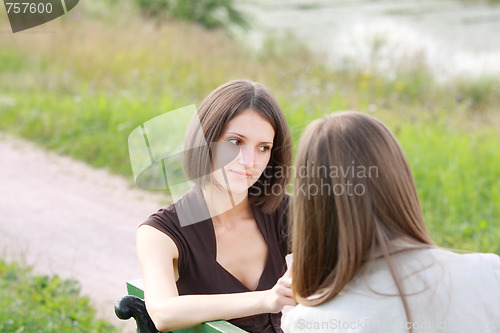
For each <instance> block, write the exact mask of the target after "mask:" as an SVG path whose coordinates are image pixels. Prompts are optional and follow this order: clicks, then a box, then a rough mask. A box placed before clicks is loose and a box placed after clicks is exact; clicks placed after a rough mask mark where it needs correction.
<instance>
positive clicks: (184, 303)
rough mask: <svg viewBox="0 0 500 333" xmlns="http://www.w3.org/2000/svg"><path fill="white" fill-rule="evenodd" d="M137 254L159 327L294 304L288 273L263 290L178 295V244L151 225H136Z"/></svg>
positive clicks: (149, 304) (148, 301) (270, 310)
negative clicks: (271, 286)
mask: <svg viewBox="0 0 500 333" xmlns="http://www.w3.org/2000/svg"><path fill="white" fill-rule="evenodd" d="M137 255H138V258H139V262H140V264H141V268H142V273H143V279H144V296H145V301H146V307H147V309H148V313H149V315H150V316H151V319H152V320H153V322H154V323H155V325H156V328H157V329H158V330H160V331H173V330H179V329H184V328H188V327H192V326H195V325H198V324H200V323H203V322H205V321H210V320H218V319H224V320H228V319H233V318H239V317H245V316H250V315H255V314H259V313H275V312H279V311H281V310H282V308H283V306H285V305H295V302H294V300H293V295H292V290H291V278H290V276H289V274H285V275H284V276H283V277H282V278H281V279H280V280H279V281H278V283H276V285H275V286H274V287H273V288H272V289H270V290H266V291H255V292H246V293H236V294H221V295H185V296H179V293H178V291H177V286H176V283H175V281H176V269H175V268H176V262H177V259H178V257H179V253H178V250H177V247H176V245H175V243H174V242H173V240H172V239H171V238H170V237H168V236H167V235H165V234H163V233H162V232H160V231H158V230H157V229H155V228H153V227H150V226H141V227H140V228H139V229H138V232H137Z"/></svg>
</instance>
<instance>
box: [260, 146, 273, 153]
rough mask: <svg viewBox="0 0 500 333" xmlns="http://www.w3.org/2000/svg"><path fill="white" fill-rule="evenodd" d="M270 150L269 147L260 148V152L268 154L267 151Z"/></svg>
mask: <svg viewBox="0 0 500 333" xmlns="http://www.w3.org/2000/svg"><path fill="white" fill-rule="evenodd" d="M269 149H271V148H270V147H269V146H259V150H260V151H261V152H266V151H268V150H269Z"/></svg>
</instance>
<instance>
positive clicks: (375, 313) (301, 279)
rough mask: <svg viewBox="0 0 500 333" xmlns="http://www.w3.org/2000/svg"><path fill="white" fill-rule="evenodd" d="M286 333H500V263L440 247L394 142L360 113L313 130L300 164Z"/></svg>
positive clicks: (334, 117)
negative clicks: (292, 301) (294, 304)
mask: <svg viewBox="0 0 500 333" xmlns="http://www.w3.org/2000/svg"><path fill="white" fill-rule="evenodd" d="M296 172H297V174H298V175H299V176H298V177H297V179H296V182H295V194H294V200H293V225H292V252H293V255H294V260H293V264H292V271H293V291H294V295H295V298H296V300H297V301H298V303H300V304H299V305H298V306H297V307H296V308H295V309H293V310H292V311H290V312H289V313H288V314H287V316H286V318H285V319H284V331H285V332H322V331H328V332H407V331H410V332H412V331H413V332H437V331H439V332H441V331H443V332H499V331H500V329H499V322H498V321H499V320H500V318H499V315H500V258H499V257H498V256H497V255H494V254H463V255H459V254H455V253H452V252H450V251H447V250H444V249H440V248H438V247H436V246H435V245H434V244H433V242H432V240H431V238H430V236H429V233H428V231H427V229H426V227H425V225H424V220H423V216H422V212H421V208H420V204H419V201H418V198H417V192H416V189H415V185H414V182H413V178H412V174H411V171H410V168H409V166H408V162H407V160H406V157H405V155H404V152H403V150H402V148H401V146H400V145H399V143H398V142H397V140H396V138H395V137H394V135H393V134H392V133H391V132H390V131H389V129H387V127H385V126H384V125H383V124H382V123H381V122H379V121H378V120H376V119H375V118H373V117H371V116H368V115H366V114H362V113H358V112H340V113H335V114H332V115H330V116H328V117H326V118H325V119H321V120H317V121H315V122H313V123H312V124H311V125H310V126H309V127H308V128H307V130H306V132H305V134H304V135H303V137H302V139H301V142H300V145H299V149H298V153H297V157H296Z"/></svg>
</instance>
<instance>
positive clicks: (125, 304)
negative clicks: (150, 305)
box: [115, 295, 158, 333]
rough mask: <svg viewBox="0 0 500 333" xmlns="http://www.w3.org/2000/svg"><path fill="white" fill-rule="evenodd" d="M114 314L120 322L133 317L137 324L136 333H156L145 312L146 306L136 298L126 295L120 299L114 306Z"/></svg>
mask: <svg viewBox="0 0 500 333" xmlns="http://www.w3.org/2000/svg"><path fill="white" fill-rule="evenodd" d="M115 313H116V316H117V317H118V318H120V319H122V320H127V319H130V318H132V317H133V318H134V319H135V321H136V323H137V333H158V330H157V329H156V327H155V325H154V323H153V321H152V320H151V317H149V314H148V312H147V311H146V304H145V303H144V301H143V300H142V299H140V298H139V297H137V296H131V295H127V296H124V297H122V299H121V300H119V301H118V302H117V303H116V305H115Z"/></svg>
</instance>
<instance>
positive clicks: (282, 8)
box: [0, 0, 500, 332]
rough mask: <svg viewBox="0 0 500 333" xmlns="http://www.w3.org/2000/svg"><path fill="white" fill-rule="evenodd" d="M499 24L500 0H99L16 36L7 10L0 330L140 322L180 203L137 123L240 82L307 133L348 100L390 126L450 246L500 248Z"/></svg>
mask: <svg viewBox="0 0 500 333" xmlns="http://www.w3.org/2000/svg"><path fill="white" fill-rule="evenodd" d="M499 28H500V1H498V0H484V1H474V0H450V1H446V0H433V1H425V0H424V1H412V0H398V1H385V0H372V1H368V0H364V1H354V0H349V1H347V0H343V1H341V0H338V1H336V0H329V1H327V0H309V1H308V0H294V1H284V0H273V1H270V0H268V1H264V0H248V1H243V0H198V1H195V0H156V1H148V0H127V1H117V0H101V1H97V0H85V1H81V2H80V3H79V4H78V5H77V7H75V8H74V9H73V10H72V11H70V12H69V13H68V14H67V15H64V16H63V17H61V18H59V19H56V20H54V21H51V22H49V23H47V24H44V25H42V26H39V27H36V28H33V29H29V30H26V31H23V32H19V33H16V34H13V33H12V31H11V29H10V26H9V22H8V19H7V15H6V12H5V11H4V7H3V5H2V6H0V154H1V156H0V158H1V159H0V170H1V172H2V175H0V177H1V178H0V179H1V182H0V196H1V197H0V332H23V331H29V332H32V331H36V332H55V331H57V332H69V331H72V332H73V331H75V329H76V330H77V331H79V332H112V331H114V330H116V331H132V328H131V327H130V326H124V325H123V324H122V323H121V322H120V321H119V320H118V319H115V318H114V315H113V313H112V311H113V310H112V308H113V305H114V302H115V301H116V300H117V299H118V298H120V297H121V296H122V295H124V294H125V293H126V291H125V286H124V282H125V280H126V279H132V278H136V277H138V275H139V274H140V270H139V269H138V267H137V260H136V257H135V238H134V235H135V230H136V228H137V226H138V225H139V224H140V223H141V222H142V221H144V220H145V219H146V218H147V216H148V215H149V214H151V213H153V212H155V211H156V210H157V209H158V208H160V207H161V206H163V205H165V204H166V203H168V202H169V198H168V197H167V196H165V195H164V194H162V193H158V192H155V193H151V192H144V191H140V190H139V189H137V188H136V186H135V185H134V183H133V177H132V171H131V167H130V161H129V156H128V146H127V138H128V135H129V134H130V133H131V132H132V130H133V129H134V128H136V127H137V126H139V125H141V124H142V123H143V122H145V121H147V120H149V119H151V118H153V117H155V116H158V115H161V114H163V113H165V112H168V111H170V110H174V109H177V108H180V107H183V106H186V105H190V104H196V105H199V104H200V103H201V101H202V99H203V98H204V97H205V96H206V95H207V94H208V93H210V92H211V91H212V90H213V89H214V88H216V87H217V86H219V85H220V84H222V83H224V82H226V81H228V80H231V79H237V78H247V79H251V80H254V81H258V82H261V83H263V84H265V85H266V86H268V87H269V88H270V90H271V91H272V92H273V93H274V95H275V96H276V97H277V99H278V101H279V102H280V104H281V106H282V108H283V110H284V112H285V114H286V117H287V120H288V122H289V125H290V128H291V130H292V134H293V140H294V144H296V143H297V141H298V139H299V137H300V134H301V132H302V131H303V129H304V128H305V127H306V126H307V125H308V124H309V122H310V121H312V120H313V119H315V118H318V117H322V116H324V115H326V114H329V113H331V112H334V111H339V110H358V111H362V112H366V113H369V114H372V115H374V116H375V117H377V118H379V119H380V120H382V121H383V122H385V123H386V124H387V125H388V126H389V127H390V128H391V129H392V130H393V132H394V133H395V134H396V136H397V137H398V139H399V140H400V142H401V144H402V146H403V148H404V150H405V152H406V153H407V156H408V159H409V162H410V165H411V167H412V170H413V172H414V178H415V181H416V185H417V189H418V192H419V198H420V201H421V204H422V208H423V211H424V215H425V219H426V222H427V225H428V227H429V229H430V232H431V235H432V237H433V238H434V240H435V241H436V243H437V244H438V245H440V246H443V247H447V248H452V249H460V250H464V251H477V252H494V253H497V254H500V242H499V238H500V149H499V148H498V147H500V35H499V34H498V33H496V31H499ZM27 309H29V310H30V312H29V313H27V312H26V311H27Z"/></svg>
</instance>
